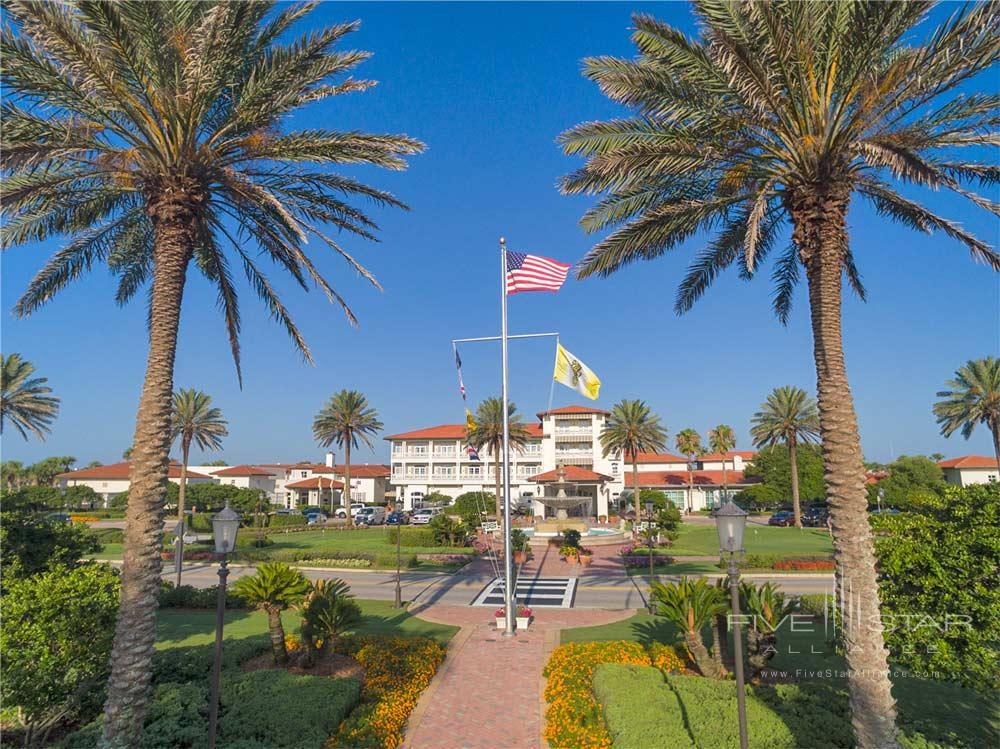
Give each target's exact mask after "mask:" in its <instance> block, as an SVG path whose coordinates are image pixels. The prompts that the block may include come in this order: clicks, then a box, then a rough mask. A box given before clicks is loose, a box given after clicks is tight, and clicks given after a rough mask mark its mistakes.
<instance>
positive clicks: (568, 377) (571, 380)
mask: <svg viewBox="0 0 1000 749" xmlns="http://www.w3.org/2000/svg"><path fill="white" fill-rule="evenodd" d="M552 379H553V380H555V381H556V382H560V383H562V384H563V385H565V386H566V387H568V388H572V389H573V390H575V391H576V392H578V393H579V394H580V395H584V396H586V397H588V398H590V399H591V400H597V394H598V393H599V392H600V390H601V381H600V379H599V378H598V377H597V375H596V374H594V372H593V370H591V369H590V367H588V366H587V365H586V364H584V363H583V362H582V361H580V360H579V359H577V358H576V357H575V356H573V354H571V353H570V352H569V351H567V350H566V349H565V348H563V345H562V344H561V343H557V344H556V367H555V371H554V372H553V373H552Z"/></svg>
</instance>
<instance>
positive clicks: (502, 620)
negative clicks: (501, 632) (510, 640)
mask: <svg viewBox="0 0 1000 749" xmlns="http://www.w3.org/2000/svg"><path fill="white" fill-rule="evenodd" d="M494 618H495V619H496V620H497V629H504V628H505V627H506V626H507V620H506V619H505V618H504V617H502V616H497V617H494Z"/></svg>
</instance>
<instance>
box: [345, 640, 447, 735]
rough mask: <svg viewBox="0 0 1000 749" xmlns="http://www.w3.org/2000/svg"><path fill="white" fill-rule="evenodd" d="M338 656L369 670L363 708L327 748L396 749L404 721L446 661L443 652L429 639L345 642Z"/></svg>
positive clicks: (357, 710) (350, 716) (362, 694)
mask: <svg viewBox="0 0 1000 749" xmlns="http://www.w3.org/2000/svg"><path fill="white" fill-rule="evenodd" d="M336 650H337V652H338V653H343V654H344V655H349V656H351V657H352V658H354V659H355V660H357V661H358V662H359V663H360V664H361V666H362V667H363V668H364V670H365V683H364V686H363V687H362V690H361V703H360V704H359V705H358V706H357V707H356V708H355V709H354V710H353V712H351V714H350V715H349V716H347V719H346V720H345V721H344V722H343V723H341V725H340V730H339V731H338V732H337V734H336V735H335V736H333V737H331V738H330V739H329V741H327V743H326V746H327V747H331V748H333V747H337V748H338V749H339V748H340V747H344V748H346V747H350V748H351V749H396V747H398V746H399V745H400V744H402V743H403V728H404V726H405V725H406V720H407V719H408V718H409V717H410V713H411V712H413V708H415V707H416V706H417V700H418V699H419V698H420V694H421V692H423V691H424V690H425V689H426V688H427V685H428V684H430V683H431V679H432V678H433V677H434V674H435V673H436V672H437V669H438V667H439V666H440V665H441V662H442V661H443V660H444V648H443V647H442V646H441V645H439V644H438V643H437V642H436V641H434V640H431V639H429V638H427V637H380V636H375V635H372V636H365V637H345V638H343V639H342V640H341V641H340V642H338V643H337V647H336Z"/></svg>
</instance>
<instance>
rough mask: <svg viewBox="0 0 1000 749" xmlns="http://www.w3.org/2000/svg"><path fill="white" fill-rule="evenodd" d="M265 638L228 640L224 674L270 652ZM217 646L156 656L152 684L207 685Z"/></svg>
mask: <svg viewBox="0 0 1000 749" xmlns="http://www.w3.org/2000/svg"><path fill="white" fill-rule="evenodd" d="M270 649H271V643H270V641H269V640H268V639H267V636H266V635H257V636H254V637H244V638H242V639H239V640H228V639H227V640H226V646H225V647H224V648H223V649H222V668H223V670H227V669H231V668H236V667H237V666H239V665H240V664H241V663H243V662H244V661H248V660H250V659H251V658H255V657H256V656H258V655H260V654H262V653H266V652H268V651H270ZM214 653H215V645H214V644H208V645H193V646H191V647H186V648H167V649H165V650H157V651H156V652H155V653H153V681H154V683H157V684H165V683H167V682H172V681H177V682H182V681H183V682H186V681H197V682H203V683H205V684H208V677H209V675H210V674H211V673H212V659H213V658H214Z"/></svg>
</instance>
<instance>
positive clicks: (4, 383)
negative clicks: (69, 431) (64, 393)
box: [0, 354, 59, 440]
mask: <svg viewBox="0 0 1000 749" xmlns="http://www.w3.org/2000/svg"><path fill="white" fill-rule="evenodd" d="M34 373H35V366H34V365H33V364H32V363H31V362H30V361H28V360H27V359H22V358H21V355H20V354H10V355H9V356H4V355H3V354H0V434H3V426H4V422H8V421H9V422H10V424H11V425H12V426H13V427H14V428H15V429H16V430H17V431H18V432H19V433H20V435H21V436H22V437H24V439H28V432H31V433H32V434H34V435H35V436H36V437H38V439H40V440H44V439H45V433H46V432H51V431H52V427H51V424H52V422H53V421H55V418H56V415H57V414H58V413H59V399H58V398H56V397H55V396H53V395H49V393H51V392H52V388H50V387H49V386H48V385H46V384H45V383H47V382H48V381H49V379H48V378H47V377H32V375H33V374H34Z"/></svg>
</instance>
